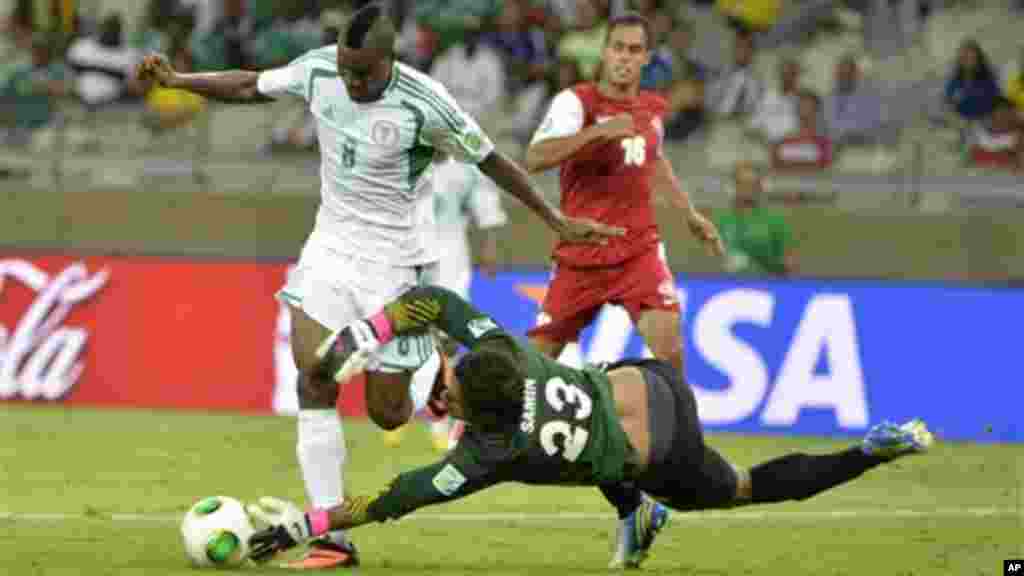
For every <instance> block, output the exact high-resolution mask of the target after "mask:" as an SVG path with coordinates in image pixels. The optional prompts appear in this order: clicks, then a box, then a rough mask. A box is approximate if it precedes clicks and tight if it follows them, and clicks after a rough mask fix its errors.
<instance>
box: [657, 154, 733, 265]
mask: <svg viewBox="0 0 1024 576" xmlns="http://www.w3.org/2000/svg"><path fill="white" fill-rule="evenodd" d="M654 190H655V192H657V193H661V194H665V195H666V196H668V199H669V202H671V203H672V205H673V206H675V207H676V208H678V209H680V210H682V211H683V212H684V214H685V216H684V217H685V218H686V225H687V226H688V227H689V228H690V233H692V234H693V235H694V236H695V237H696V238H697V239H698V240H700V241H701V242H702V243H703V244H704V246H705V247H706V248H707V250H708V252H710V253H711V254H713V255H715V256H721V255H722V254H724V253H725V245H724V244H722V238H721V236H720V235H719V233H718V228H717V227H716V226H715V224H714V223H713V222H711V221H710V220H708V219H707V218H705V217H704V215H703V214H701V213H700V212H698V211H697V209H696V208H694V206H693V203H692V202H690V195H689V194H687V193H686V190H683V187H682V185H681V184H680V183H679V179H678V178H676V173H675V170H673V169H672V164H671V163H670V162H669V161H668V158H665V157H664V156H662V157H661V158H658V163H657V165H656V167H655V169H654Z"/></svg>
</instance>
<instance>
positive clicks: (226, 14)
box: [189, 0, 253, 70]
mask: <svg viewBox="0 0 1024 576" xmlns="http://www.w3.org/2000/svg"><path fill="white" fill-rule="evenodd" d="M194 4H195V7H196V27H195V29H194V30H193V31H192V38H191V41H190V44H189V51H190V52H191V54H192V60H193V63H194V65H195V67H196V69H197V70H231V69H236V68H246V67H248V66H249V63H250V57H249V54H248V50H247V42H248V41H249V40H250V39H251V37H252V35H253V28H252V21H251V20H249V19H248V18H247V17H246V15H245V3H244V1H243V0H220V1H217V2H215V1H214V0H205V1H204V0H196V1H195V2H194Z"/></svg>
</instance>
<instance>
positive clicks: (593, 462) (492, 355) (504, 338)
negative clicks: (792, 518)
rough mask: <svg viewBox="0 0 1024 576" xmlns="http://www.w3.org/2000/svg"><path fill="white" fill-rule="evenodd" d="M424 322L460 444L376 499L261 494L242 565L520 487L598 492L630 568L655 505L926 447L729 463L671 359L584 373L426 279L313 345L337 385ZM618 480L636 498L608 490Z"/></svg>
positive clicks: (792, 484)
mask: <svg viewBox="0 0 1024 576" xmlns="http://www.w3.org/2000/svg"><path fill="white" fill-rule="evenodd" d="M431 328H436V329H440V330H442V331H444V332H445V333H446V334H448V335H449V336H450V337H451V338H453V339H454V340H456V341H458V342H459V343H461V344H462V345H464V346H465V347H466V348H467V349H468V351H467V352H466V354H465V355H464V356H462V358H461V359H459V361H458V362H457V364H456V365H455V366H454V368H450V369H449V370H450V372H451V373H450V374H448V377H447V388H446V390H444V391H443V392H442V393H441V394H442V396H443V397H444V398H443V399H444V400H445V401H446V402H447V404H448V408H449V411H450V414H451V415H452V416H453V417H454V418H458V419H461V420H463V421H465V423H466V431H465V433H464V435H463V436H462V439H461V440H460V442H459V444H458V445H457V446H456V447H455V449H454V450H452V451H451V452H449V453H448V454H447V455H446V456H445V457H444V458H443V459H442V460H441V461H439V462H437V463H435V464H431V465H429V466H425V467H422V468H418V469H415V470H412V471H409V472H406V473H404V474H400V475H399V476H398V477H397V478H395V479H394V480H393V481H392V483H391V485H390V486H388V487H387V488H386V489H385V490H383V491H382V492H381V493H380V494H379V495H377V496H355V497H349V498H347V499H346V500H345V502H344V503H342V504H340V505H338V506H336V507H334V508H331V509H327V510H323V509H312V510H309V511H307V512H303V511H302V510H300V509H299V508H297V507H296V506H295V505H293V504H291V503H288V502H284V501H281V500H277V499H274V498H263V499H261V500H260V501H259V503H258V504H254V505H251V506H250V507H249V512H250V514H252V515H253V516H254V517H255V518H257V519H259V520H262V521H264V522H265V523H266V524H268V525H269V527H267V528H266V529H264V530H262V531H260V532H258V533H257V534H255V535H254V536H253V537H252V538H251V540H250V547H251V557H252V558H253V559H254V560H257V561H263V560H267V559H269V558H270V557H272V556H273V555H274V554H276V553H277V552H279V551H281V550H286V549H288V548H291V547H294V546H297V545H299V544H303V543H305V542H307V541H309V540H310V539H313V538H316V537H317V536H319V535H320V534H323V533H325V532H327V531H329V530H342V529H348V528H354V527H357V526H360V525H363V524H367V523H370V522H385V521H387V520H392V519H397V518H400V517H402V516H404V515H406V514H409V513H410V512H412V511H414V510H416V509H419V508H422V507H424V506H428V505H431V504H439V503H442V502H447V501H449V500H455V499H457V498H462V497H464V496H467V495H469V494H472V493H474V492H478V491H480V490H483V489H485V488H488V487H490V486H494V485H495V484H499V483H501V482H519V483H524V484H542V485H567V486H600V487H601V488H602V492H603V493H604V494H605V496H606V497H607V498H608V499H609V500H610V501H612V504H613V505H614V506H615V507H616V509H617V510H618V511H619V517H620V519H621V520H620V524H619V530H618V535H617V540H618V542H617V549H616V553H615V558H613V560H612V566H615V567H636V566H638V565H639V564H640V562H641V561H642V560H643V559H644V558H645V557H646V555H647V553H648V551H649V549H650V547H651V544H652V543H653V541H654V538H655V536H656V535H657V533H658V532H659V530H661V528H662V527H663V526H664V525H665V523H666V521H667V518H668V510H667V509H666V507H667V508H671V509H675V510H681V511H687V510H705V509H714V508H732V507H736V506H743V505H749V504H764V503H770V502H783V501H786V500H803V499H806V498H810V497H811V496H814V495H815V494H818V493H820V492H822V491H825V490H828V489H830V488H833V487H835V486H838V485H840V484H843V483H845V482H848V481H850V480H853V479H854V478H857V477H858V476H860V475H861V474H863V473H864V472H865V471H867V470H869V469H871V468H874V467H875V466H878V465H880V464H884V463H886V462H890V461H892V460H894V459H896V458H899V457H901V456H904V455H907V454H913V453H917V452H923V451H925V450H926V449H927V448H928V447H929V446H930V445H931V444H932V442H933V438H932V435H931V433H930V432H929V431H928V429H927V428H926V427H925V425H924V423H923V422H921V421H920V420H911V421H909V422H907V423H905V424H902V425H895V424H891V423H882V424H879V425H877V426H875V427H874V428H872V429H871V430H870V431H869V432H868V434H867V436H866V437H865V438H864V440H863V441H862V442H860V443H859V444H857V445H855V446H853V447H850V448H848V449H846V450H843V451H840V452H837V453H833V454H824V455H809V454H802V453H794V454H788V455H785V456H782V457H780V458H776V459H773V460H769V461H767V462H764V463H761V464H758V465H756V466H753V467H752V468H750V469H740V468H737V467H735V466H733V465H732V464H730V463H729V462H728V461H727V460H726V459H725V458H723V457H722V456H721V455H720V454H719V453H718V452H716V451H715V450H714V449H713V448H711V447H710V446H708V445H707V444H706V443H705V441H704V435H703V432H702V429H701V425H700V420H699V418H698V415H697V404H696V401H695V399H694V395H693V391H692V390H691V389H690V387H689V386H688V385H687V384H686V382H684V381H683V380H682V378H681V376H680V375H679V373H678V371H676V370H675V369H673V368H672V366H671V365H669V364H667V363H664V362H661V361H659V360H654V359H650V360H648V359H633V360H624V361H621V362H617V363H614V364H610V365H605V366H594V367H585V368H583V369H575V368H571V367H568V366H565V365H563V364H559V363H558V362H556V361H554V360H552V359H550V358H548V357H547V356H545V355H544V354H542V353H540V352H538V351H536V350H534V349H533V348H532V347H531V346H530V345H529V344H527V343H523V342H518V341H517V340H516V339H514V338H513V337H512V336H511V335H509V334H508V333H507V332H505V331H504V330H503V329H502V328H501V327H500V326H498V325H497V324H496V323H495V322H494V321H493V320H492V319H491V318H489V317H488V316H486V315H484V314H482V313H481V312H480V311H478V310H477V309H476V308H474V307H473V306H472V305H470V304H469V303H467V302H466V301H465V300H463V299H461V298H460V297H459V296H457V295H455V294H454V293H452V292H450V291H448V290H445V289H443V288H439V287H435V286H427V287H420V288H415V289H413V290H411V291H409V292H407V293H405V294H404V295H403V296H401V297H399V298H398V299H396V300H395V301H393V302H392V303H390V304H388V305H387V306H385V307H384V309H383V310H381V311H380V312H378V313H377V314H374V315H372V316H370V317H368V318H365V319H363V320H360V321H357V322H354V323H352V324H350V325H348V326H346V327H345V328H343V329H342V330H340V331H338V332H335V333H334V334H333V335H332V336H331V337H330V338H328V339H327V340H325V341H324V343H323V345H321V347H320V350H319V351H318V356H319V358H320V359H321V368H322V369H323V370H324V371H326V373H327V374H330V375H333V376H334V377H335V378H336V379H337V380H338V381H344V380H346V379H348V378H349V377H351V376H352V375H354V374H356V373H358V372H359V371H361V370H362V367H363V364H364V362H365V361H366V359H367V358H368V357H369V356H370V354H371V353H372V352H373V351H374V350H376V349H377V348H378V347H380V346H382V345H384V344H386V343H387V342H389V341H390V340H391V339H393V338H395V337H397V336H400V335H406V334H409V333H415V332H418V331H425V330H429V329H431ZM623 485H632V486H634V487H636V488H639V490H641V491H643V493H645V494H646V495H643V496H640V495H639V492H638V491H637V490H616V489H615V487H616V486H623Z"/></svg>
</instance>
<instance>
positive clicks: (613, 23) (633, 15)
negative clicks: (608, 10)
mask: <svg viewBox="0 0 1024 576" xmlns="http://www.w3.org/2000/svg"><path fill="white" fill-rule="evenodd" d="M627 26H639V27H641V28H643V29H644V44H645V45H646V46H647V48H650V47H651V41H652V40H651V23H650V21H649V20H647V18H646V17H644V15H643V14H641V13H639V12H632V11H627V12H623V13H622V14H619V15H618V16H616V17H614V18H612V19H611V20H609V21H608V32H607V34H605V37H604V41H605V44H607V43H608V39H609V38H611V37H612V32H614V31H615V29H616V28H625V27H627Z"/></svg>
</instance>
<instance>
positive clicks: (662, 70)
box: [634, 0, 672, 92]
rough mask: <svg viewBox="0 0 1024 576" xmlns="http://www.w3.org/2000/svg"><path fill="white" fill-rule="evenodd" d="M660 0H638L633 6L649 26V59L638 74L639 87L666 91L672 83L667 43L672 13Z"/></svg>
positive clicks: (670, 60)
mask: <svg viewBox="0 0 1024 576" xmlns="http://www.w3.org/2000/svg"><path fill="white" fill-rule="evenodd" d="M663 4H665V2H663V1H662V0H639V1H636V2H634V8H635V9H636V11H637V12H638V13H640V15H642V16H643V17H644V18H646V19H647V22H648V23H650V27H651V38H648V39H647V40H648V44H649V45H650V46H651V59H650V61H649V62H648V63H647V65H646V66H644V68H643V71H642V72H641V75H640V89H641V90H654V91H658V92H666V91H668V89H669V87H670V86H671V85H672V49H671V47H670V46H669V45H668V39H669V33H670V32H671V31H672V14H671V13H670V12H669V9H668V7H667V6H664V5H663Z"/></svg>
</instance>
